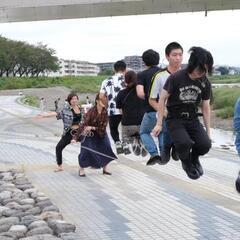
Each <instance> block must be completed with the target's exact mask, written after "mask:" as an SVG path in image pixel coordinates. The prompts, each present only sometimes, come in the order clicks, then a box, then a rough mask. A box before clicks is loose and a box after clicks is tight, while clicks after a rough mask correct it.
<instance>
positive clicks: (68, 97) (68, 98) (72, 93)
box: [67, 92, 78, 104]
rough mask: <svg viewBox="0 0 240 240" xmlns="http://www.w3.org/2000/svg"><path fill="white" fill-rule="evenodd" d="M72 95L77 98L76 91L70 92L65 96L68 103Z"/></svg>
mask: <svg viewBox="0 0 240 240" xmlns="http://www.w3.org/2000/svg"><path fill="white" fill-rule="evenodd" d="M73 97H77V99H78V95H77V93H75V92H71V93H70V94H69V95H68V96H67V101H68V103H69V104H70V102H71V100H72V98H73Z"/></svg>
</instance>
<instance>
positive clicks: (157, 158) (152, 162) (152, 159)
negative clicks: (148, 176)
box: [146, 155, 161, 166]
mask: <svg viewBox="0 0 240 240" xmlns="http://www.w3.org/2000/svg"><path fill="white" fill-rule="evenodd" d="M155 164H161V157H160V156H159V155H156V156H153V157H150V159H149V160H148V161H147V163H146V165H147V166H152V165H155Z"/></svg>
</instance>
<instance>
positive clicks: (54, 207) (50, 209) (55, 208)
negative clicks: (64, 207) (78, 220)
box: [42, 205, 59, 212]
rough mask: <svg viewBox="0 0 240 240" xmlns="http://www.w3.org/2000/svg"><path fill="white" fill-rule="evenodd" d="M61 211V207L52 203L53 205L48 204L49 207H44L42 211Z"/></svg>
mask: <svg viewBox="0 0 240 240" xmlns="http://www.w3.org/2000/svg"><path fill="white" fill-rule="evenodd" d="M48 211H49V212H50V211H51V212H59V209H58V207H56V206H54V205H52V206H48V207H45V208H43V210H42V212H48Z"/></svg>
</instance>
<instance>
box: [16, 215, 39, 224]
mask: <svg viewBox="0 0 240 240" xmlns="http://www.w3.org/2000/svg"><path fill="white" fill-rule="evenodd" d="M37 220H38V218H37V217H36V216H33V215H27V216H24V217H22V218H21V221H20V224H23V225H25V226H28V225H30V224H31V223H32V222H34V221H37Z"/></svg>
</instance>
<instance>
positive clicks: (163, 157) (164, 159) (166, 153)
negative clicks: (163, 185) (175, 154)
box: [161, 147, 171, 165]
mask: <svg viewBox="0 0 240 240" xmlns="http://www.w3.org/2000/svg"><path fill="white" fill-rule="evenodd" d="M170 151H171V148H170V147H164V148H163V152H162V153H161V165H164V164H167V163H168V162H169V160H170Z"/></svg>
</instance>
